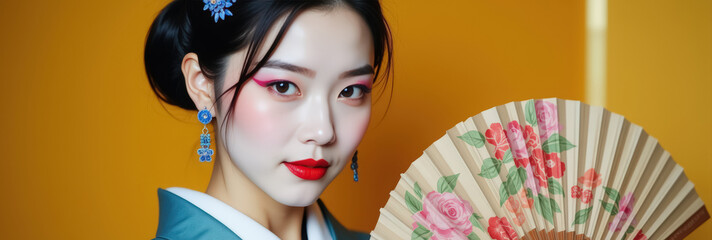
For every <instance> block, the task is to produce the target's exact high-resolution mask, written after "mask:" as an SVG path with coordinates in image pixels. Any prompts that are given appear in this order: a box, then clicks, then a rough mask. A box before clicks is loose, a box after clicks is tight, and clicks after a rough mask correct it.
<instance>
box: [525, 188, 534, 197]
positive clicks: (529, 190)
mask: <svg viewBox="0 0 712 240" xmlns="http://www.w3.org/2000/svg"><path fill="white" fill-rule="evenodd" d="M527 197H528V198H531V199H534V194H533V193H532V189H531V188H527Z"/></svg>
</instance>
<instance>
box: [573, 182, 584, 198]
mask: <svg viewBox="0 0 712 240" xmlns="http://www.w3.org/2000/svg"><path fill="white" fill-rule="evenodd" d="M581 194H583V193H582V191H581V187H579V186H578V185H576V186H573V187H571V198H581Z"/></svg>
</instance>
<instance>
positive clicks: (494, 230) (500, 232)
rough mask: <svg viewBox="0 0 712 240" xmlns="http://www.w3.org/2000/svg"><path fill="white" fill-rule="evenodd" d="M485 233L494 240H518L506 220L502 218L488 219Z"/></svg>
mask: <svg viewBox="0 0 712 240" xmlns="http://www.w3.org/2000/svg"><path fill="white" fill-rule="evenodd" d="M487 233H489V235H490V237H492V239H496V240H515V239H516V240H519V237H518V236H517V232H516V231H514V228H513V227H512V225H510V224H509V222H508V221H507V218H504V217H502V218H498V217H491V218H490V219H489V227H487Z"/></svg>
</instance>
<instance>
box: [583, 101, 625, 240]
mask: <svg viewBox="0 0 712 240" xmlns="http://www.w3.org/2000/svg"><path fill="white" fill-rule="evenodd" d="M604 111H605V110H604ZM604 116H605V120H604V123H605V125H607V126H604V127H603V129H604V131H605V135H604V136H603V137H602V138H601V140H602V142H601V144H603V146H602V148H600V149H601V154H600V155H599V156H598V159H597V163H598V166H599V171H598V172H599V173H601V174H602V175H603V182H602V183H601V185H602V186H607V187H608V186H610V185H611V184H610V181H612V180H613V179H614V177H615V175H614V172H613V171H612V169H613V167H612V166H613V164H617V163H618V161H616V160H615V158H614V156H615V153H616V151H617V149H616V148H617V147H618V140H619V137H620V135H621V131H622V130H623V126H624V124H623V123H624V120H625V119H624V118H623V116H621V115H618V114H615V113H611V112H609V111H605V114H604ZM604 159H609V160H608V161H606V160H604ZM594 193H595V194H594V195H593V196H594V197H593V199H592V200H591V202H592V205H593V210H592V212H591V216H593V217H595V218H594V219H596V220H597V222H596V221H591V222H589V224H588V225H589V226H587V232H586V236H590V237H591V238H593V239H600V235H601V234H600V233H599V234H596V230H597V227H600V226H601V225H603V224H606V222H607V220H608V218H607V216H605V215H604V214H607V213H606V212H605V211H602V210H601V208H602V207H601V206H602V205H601V204H600V203H599V202H598V201H597V200H599V199H604V197H605V196H604V195H605V191H600V190H598V191H594Z"/></svg>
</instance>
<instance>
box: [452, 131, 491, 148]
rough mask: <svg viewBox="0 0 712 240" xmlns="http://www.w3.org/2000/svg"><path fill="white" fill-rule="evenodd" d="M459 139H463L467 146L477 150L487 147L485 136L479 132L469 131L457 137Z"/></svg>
mask: <svg viewBox="0 0 712 240" xmlns="http://www.w3.org/2000/svg"><path fill="white" fill-rule="evenodd" d="M457 138H459V139H462V141H465V142H466V143H467V144H470V145H472V146H475V147H476V148H481V147H483V146H484V145H485V136H483V135H482V133H480V132H478V131H469V132H466V133H465V134H462V136H457Z"/></svg>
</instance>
